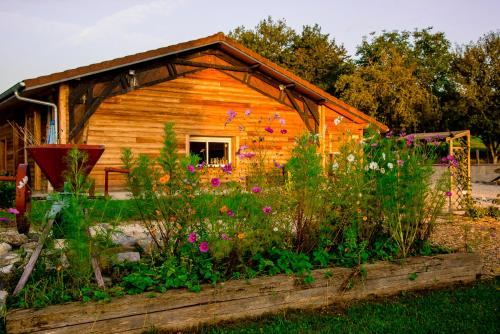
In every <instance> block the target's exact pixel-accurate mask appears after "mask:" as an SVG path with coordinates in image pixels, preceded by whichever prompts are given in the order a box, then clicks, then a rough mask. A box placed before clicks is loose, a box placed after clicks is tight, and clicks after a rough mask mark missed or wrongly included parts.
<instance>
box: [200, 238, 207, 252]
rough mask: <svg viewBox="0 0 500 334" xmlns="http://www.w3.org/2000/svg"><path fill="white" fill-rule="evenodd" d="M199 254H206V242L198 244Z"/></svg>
mask: <svg viewBox="0 0 500 334" xmlns="http://www.w3.org/2000/svg"><path fill="white" fill-rule="evenodd" d="M200 252H202V253H206V252H208V242H206V241H203V242H202V243H201V244H200Z"/></svg>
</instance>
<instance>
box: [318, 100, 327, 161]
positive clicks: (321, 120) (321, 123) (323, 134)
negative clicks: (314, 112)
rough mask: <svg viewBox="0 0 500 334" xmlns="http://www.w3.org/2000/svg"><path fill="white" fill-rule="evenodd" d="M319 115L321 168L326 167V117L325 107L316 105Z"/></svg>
mask: <svg viewBox="0 0 500 334" xmlns="http://www.w3.org/2000/svg"><path fill="white" fill-rule="evenodd" d="M318 114H319V131H318V134H319V150H320V154H321V162H322V165H323V168H325V167H326V115H325V107H324V106H323V105H321V104H320V105H318Z"/></svg>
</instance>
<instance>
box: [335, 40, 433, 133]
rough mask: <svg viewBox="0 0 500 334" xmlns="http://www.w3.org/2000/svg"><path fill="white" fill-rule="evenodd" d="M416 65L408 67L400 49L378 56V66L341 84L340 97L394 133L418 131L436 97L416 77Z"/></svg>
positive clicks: (347, 77)
mask: <svg viewBox="0 0 500 334" xmlns="http://www.w3.org/2000/svg"><path fill="white" fill-rule="evenodd" d="M414 71H415V64H414V63H411V64H407V63H406V59H405V58H404V57H403V55H401V53H400V52H399V51H398V49H397V48H395V47H393V48H390V47H389V48H386V49H384V50H380V51H379V52H378V53H377V60H376V62H368V63H367V64H366V65H365V66H360V67H358V68H357V69H356V71H355V72H354V73H353V74H350V75H343V76H341V77H340V79H339V81H338V82H337V89H338V90H339V92H340V96H341V97H342V98H343V99H344V100H345V101H346V102H348V103H350V104H352V105H353V106H356V107H357V108H359V109H360V110H363V111H364V112H366V113H368V114H370V115H371V116H373V117H375V118H377V119H379V120H380V121H381V122H383V123H385V124H386V125H388V126H389V127H390V128H391V129H392V130H393V131H413V132H414V131H417V129H418V126H419V123H420V120H421V119H422V118H423V117H424V116H425V113H426V112H427V111H428V110H431V108H430V107H429V106H430V105H432V104H433V103H434V97H433V96H432V94H430V93H429V92H428V91H427V90H426V89H425V88H424V87H422V86H421V85H420V84H419V82H418V80H417V78H416V77H415V75H414Z"/></svg>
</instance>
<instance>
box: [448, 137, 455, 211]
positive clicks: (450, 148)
mask: <svg viewBox="0 0 500 334" xmlns="http://www.w3.org/2000/svg"><path fill="white" fill-rule="evenodd" d="M447 140H448V141H449V143H450V147H449V151H448V154H450V155H453V138H447ZM450 191H453V175H452V174H451V173H450ZM453 196H454V195H453V193H452V194H451V196H450V197H448V212H449V213H453V208H452V200H451V198H452V197H453Z"/></svg>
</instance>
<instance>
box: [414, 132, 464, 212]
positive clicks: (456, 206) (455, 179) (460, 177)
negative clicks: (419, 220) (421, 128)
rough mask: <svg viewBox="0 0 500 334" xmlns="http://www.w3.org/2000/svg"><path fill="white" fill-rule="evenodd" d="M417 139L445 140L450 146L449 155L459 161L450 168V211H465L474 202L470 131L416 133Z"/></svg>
mask: <svg viewBox="0 0 500 334" xmlns="http://www.w3.org/2000/svg"><path fill="white" fill-rule="evenodd" d="M413 136H414V138H415V139H419V140H426V139H427V140H430V139H433V138H441V139H445V140H446V143H447V144H448V154H449V155H452V156H453V157H454V158H455V160H456V161H457V164H456V165H451V166H450V172H451V173H450V191H451V194H452V195H451V196H450V197H449V200H448V211H450V212H453V211H455V210H465V209H466V208H467V206H468V205H469V204H470V203H471V202H472V186H471V180H470V131H469V130H460V131H448V132H429V133H415V134H413Z"/></svg>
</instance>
